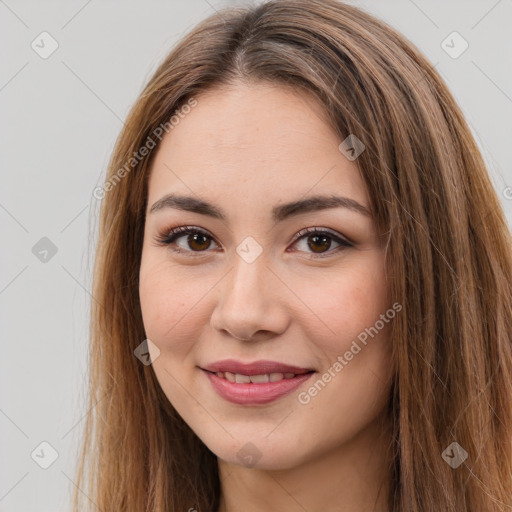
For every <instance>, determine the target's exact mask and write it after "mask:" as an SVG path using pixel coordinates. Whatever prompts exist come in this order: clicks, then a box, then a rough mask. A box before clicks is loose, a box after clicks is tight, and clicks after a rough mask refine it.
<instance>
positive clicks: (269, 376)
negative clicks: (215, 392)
mask: <svg viewBox="0 0 512 512" xmlns="http://www.w3.org/2000/svg"><path fill="white" fill-rule="evenodd" d="M205 371H207V372H208V373H211V374H213V375H217V377H219V378H220V379H224V380H227V381H229V382H233V383H237V384H250V383H252V384H264V383H267V382H279V381H281V380H288V379H293V378H294V377H296V376H297V375H298V374H295V373H278V372H276V373H262V374H259V375H243V374H241V373H232V372H211V371H208V370H205ZM306 373H313V372H312V371H309V372H306ZM300 375H304V374H303V373H302V374H300Z"/></svg>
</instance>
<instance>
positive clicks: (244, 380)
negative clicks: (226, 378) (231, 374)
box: [235, 373, 251, 384]
mask: <svg viewBox="0 0 512 512" xmlns="http://www.w3.org/2000/svg"><path fill="white" fill-rule="evenodd" d="M235 381H236V382H237V383H238V384H248V383H249V382H251V378H250V377H249V376H248V375H240V374H239V373H235Z"/></svg>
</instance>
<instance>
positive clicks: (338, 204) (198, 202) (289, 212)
mask: <svg viewBox="0 0 512 512" xmlns="http://www.w3.org/2000/svg"><path fill="white" fill-rule="evenodd" d="M164 208H175V209H178V210H185V211H188V212H193V213H199V214H201V215H208V216H210V217H213V218H215V219H219V220H223V221H226V220H227V215H226V214H225V213H224V212H223V211H222V210H221V209H220V208H218V207H217V206H215V205H213V204H210V203H208V202H206V201H204V200H202V199H197V198H195V197H190V196H180V195H177V194H167V195H165V196H163V197H162V198H160V199H159V200H158V201H156V202H155V203H154V204H153V206H151V209H150V211H149V213H150V214H152V213H155V212H157V211H159V210H162V209H164ZM328 208H347V209H349V210H352V211H354V212H356V213H360V214H362V215H365V216H367V217H371V213H370V210H369V209H368V208H367V207H366V206H363V205H362V204H360V203H358V202H357V201H355V200H354V199H350V198H348V197H342V196H335V195H331V196H321V195H316V196H311V197H307V198H306V199H300V200H297V201H293V202H291V203H286V204H282V205H279V206H275V207H274V208H273V209H272V218H273V219H274V221H276V222H279V221H283V220H285V219H287V218H289V217H292V216H295V215H300V214H302V213H307V212H313V211H319V210H325V209H328Z"/></svg>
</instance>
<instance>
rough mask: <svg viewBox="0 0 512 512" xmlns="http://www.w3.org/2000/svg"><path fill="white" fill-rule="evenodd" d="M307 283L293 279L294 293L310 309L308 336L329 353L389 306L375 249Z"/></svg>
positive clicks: (344, 347) (347, 343)
mask: <svg viewBox="0 0 512 512" xmlns="http://www.w3.org/2000/svg"><path fill="white" fill-rule="evenodd" d="M301 283H304V286H305V287H304V288H303V289H300V288H299V285H300V284H301ZM310 284H311V283H310V282H309V280H307V284H306V280H304V281H301V280H300V279H299V280H297V282H296V287H297V288H296V289H297V295H299V296H301V297H304V298H305V299H304V303H305V304H306V305H307V306H308V307H309V309H310V310H311V312H312V313H313V314H312V315H309V316H310V318H311V322H310V324H309V325H310V333H309V337H310V339H312V340H318V342H319V343H321V344H322V346H323V348H324V349H325V351H326V352H328V353H331V354H336V353H337V354H340V353H343V352H345V350H348V349H349V348H350V344H351V343H352V341H353V340H355V339H357V337H358V336H359V335H360V334H361V333H364V332H365V329H368V328H370V327H371V326H373V325H374V324H375V322H376V321H377V320H379V318H380V315H382V314H385V313H386V311H387V310H388V309H389V308H390V306H391V305H390V303H389V297H388V293H387V283H386V281H385V271H384V268H383V265H382V259H381V256H380V254H379V253H376V252H375V253H374V252H368V253H365V254H363V255H362V256H361V255H360V254H359V253H358V254H356V255H355V258H354V261H352V262H351V263H350V265H349V264H348V263H347V265H346V266H345V267H344V268H342V269H336V272H335V273H332V274H326V275H325V277H323V278H322V279H321V280H320V281H318V280H317V282H316V283H315V286H310ZM379 330H380V329H379ZM385 330H386V328H382V331H385ZM363 337H364V335H363Z"/></svg>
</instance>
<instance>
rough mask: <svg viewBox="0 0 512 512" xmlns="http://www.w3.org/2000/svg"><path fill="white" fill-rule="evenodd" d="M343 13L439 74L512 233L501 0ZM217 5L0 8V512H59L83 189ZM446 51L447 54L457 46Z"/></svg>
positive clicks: (508, 38) (377, 6) (176, 2)
mask: <svg viewBox="0 0 512 512" xmlns="http://www.w3.org/2000/svg"><path fill="white" fill-rule="evenodd" d="M231 3H233V2H231ZM238 3H240V2H238ZM350 3H352V4H355V5H358V6H361V7H363V8H365V9H366V10H367V11H369V12H371V13H374V14H375V15H377V16H378V17H380V18H382V19H384V20H385V21H387V22H388V23H390V24H391V25H393V26H394V27H396V28H397V29H398V30H400V31H401V32H402V33H404V34H405V35H406V36H407V37H408V38H409V39H411V40H412V41H413V42H414V43H415V44H416V45H417V46H418V47H419V48H420V49H421V50H422V51H424V53H425V54H426V55H427V57H428V58H429V59H430V60H431V62H432V63H433V64H436V69H437V70H438V71H439V72H440V73H441V75H442V76H443V77H444V79H445V80H446V82H447V83H448V86H449V87H450V89H451V90H452V91H453V93H454V95H455V97H456V99H457V100H458V102H459V104H460V105H461V107H462V109H463V111H464V112H465V114H466V116H467V119H468V121H469V123H470V125H471V127H472V130H473V133H474V135H475V137H476V139H477V142H478V144H479V146H480V148H481V150H482V152H483V155H484V157H485V159H486V161H487V162H488V165H489V172H490V174H491V177H492V180H493V183H494V185H495V188H496V191H497V192H498V194H499V197H500V198H501V201H502V203H503V206H504V208H505V211H506V214H507V219H508V222H509V226H512V189H511V188H508V187H512V155H511V151H510V145H511V140H510V135H511V133H512V130H511V128H512V116H511V114H512V72H511V55H512V31H511V30H510V26H511V22H512V1H511V0H499V1H495V0H492V1H491V0H489V1H484V0H478V1H467V0H460V1H446V0H445V1H438V2H437V1H427V0H414V1H413V0H403V1H402V0H396V1H383V0H374V1H352V2H350ZM224 5H228V2H220V1H209V2H206V1H205V0H188V1H184V0H172V1H167V2H163V1H142V0H139V1H131V2H127V1H123V2H121V1H120V0H118V1H105V0H102V1H99V0H96V1H91V0H89V1H86V2H76V1H65V2H64V1H59V2H50V1H47V2H41V1H39V2H35V1H31V2H29V1H16V0H5V1H2V0H0V34H1V38H2V39H1V47H2V49H3V53H2V63H1V69H0V109H1V110H0V119H1V122H0V126H1V130H2V131H1V139H0V140H1V144H2V148H1V149H2V150H1V152H0V157H1V159H2V161H1V164H2V165H1V169H2V187H1V189H0V224H1V229H2V251H1V266H0V269H1V270H0V308H1V323H0V325H1V329H2V338H1V339H2V356H1V358H0V443H1V444H0V461H1V463H0V511H1V512H7V511H8V512H15V511H20V512H21V511H23V512H30V511H37V512H50V511H51V512H56V511H66V510H69V508H70V507H69V497H70V494H71V490H72V488H73V486H74V485H75V484H74V483H73V477H74V465H75V460H76V450H77V443H78V439H79V437H80V435H81V433H82V426H83V420H84V418H85V415H86V414H87V411H86V410H85V408H84V405H83V404H84V398H85V388H84V386H85V383H86V376H87V364H86V355H87V333H88V315H89V302H90V300H91V296H90V292H89V290H90V289H91V267H92V262H93V256H94V247H95V240H96V235H95V229H96V216H97V209H98V207H99V201H98V200H96V199H95V198H93V196H92V191H93V190H94V188H95V187H96V186H98V185H101V183H102V181H103V179H104V176H105V171H106V165H107V161H108V157H109V155H110V153H111V151H112V148H113V144H114V142H115V139H116V137H117V135H118V133H119V131H120V129H121V126H122V120H123V119H124V118H125V116H126V114H127V112H128V109H129V107H130V106H131V105H132V104H133V102H134V101H135V99H136V97H137V95H138V94H139V92H140V91H141V88H142V86H143V84H144V83H145V81H146V80H147V79H148V78H149V77H150V76H151V74H152V72H153V71H154V70H155V69H156V66H157V64H158V63H159V62H160V60H161V59H162V58H163V57H164V56H165V55H166V54H167V53H168V51H169V49H170V47H171V46H172V44H174V42H175V41H177V40H178V39H179V38H180V37H181V36H182V35H183V34H184V33H185V32H186V31H187V30H188V29H189V28H191V27H192V26H193V25H194V24H195V23H197V22H198V21H200V20H201V19H203V18H204V17H206V16H207V15H209V14H210V13H211V12H212V11H213V10H214V9H215V8H217V9H218V8H220V7H222V6H224ZM43 31H47V32H49V33H50V34H51V36H52V37H53V38H54V39H55V40H56V41H57V42H58V45H59V47H58V49H57V50H56V51H55V52H54V53H53V54H52V55H51V56H49V57H48V58H46V59H43V58H41V57H40V55H39V54H38V53H36V51H34V50H33V49H32V47H31V43H32V41H34V40H35V41H36V43H37V42H38V41H40V38H38V36H39V34H40V33H41V32H43ZM453 31H457V32H459V33H460V34H461V35H462V37H463V38H464V39H465V40H467V42H468V43H469V48H468V49H467V50H466V51H465V52H464V53H463V54H462V55H461V56H460V57H458V58H455V59H454V58H452V57H450V56H449V55H448V54H447V53H446V52H445V51H444V50H443V48H442V47H441V43H442V41H443V40H445V39H446V37H447V36H448V35H449V34H451V33H452V32H453ZM39 44H40V45H41V44H42V43H39ZM450 44H451V45H452V46H455V50H456V49H457V45H458V44H459V43H458V42H455V43H450ZM48 47H49V45H48V41H47V43H46V44H45V48H46V49H48ZM43 237H47V238H48V239H49V240H50V241H51V243H52V244H53V245H54V246H55V248H56V250H57V252H56V253H55V254H54V255H52V253H51V251H50V252H49V253H48V255H46V256H45V255H44V253H40V254H39V255H38V251H41V250H43V249H44V248H45V247H46V246H45V244H48V241H43V242H40V240H41V238H43ZM38 243H39V245H36V244H38ZM41 244H42V245H41ZM34 246H36V249H37V250H36V249H34V250H33V247H34ZM34 252H35V253H36V254H34ZM45 257H46V261H41V258H43V259H44V258H45ZM42 442H47V443H50V445H52V446H53V447H54V448H55V450H56V451H57V453H58V457H57V459H56V460H55V461H54V462H53V464H52V465H51V466H49V467H48V469H42V468H41V467H40V464H44V463H45V462H46V463H49V462H51V458H50V457H51V450H50V449H49V448H48V447H46V446H45V445H43V446H40V443H42ZM34 450H36V451H35V454H34V456H33V457H34V458H32V457H31V454H32V453H33V452H34Z"/></svg>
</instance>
